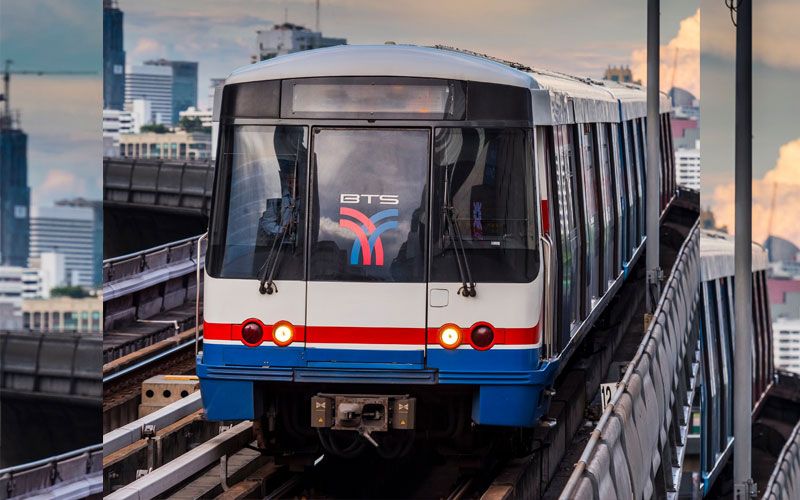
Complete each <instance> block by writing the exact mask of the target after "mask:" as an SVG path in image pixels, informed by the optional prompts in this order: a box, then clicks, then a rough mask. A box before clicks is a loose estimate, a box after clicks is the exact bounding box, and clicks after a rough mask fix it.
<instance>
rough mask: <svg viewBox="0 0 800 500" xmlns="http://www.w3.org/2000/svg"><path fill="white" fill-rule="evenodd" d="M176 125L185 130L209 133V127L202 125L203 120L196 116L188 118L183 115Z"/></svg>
mask: <svg viewBox="0 0 800 500" xmlns="http://www.w3.org/2000/svg"><path fill="white" fill-rule="evenodd" d="M178 127H180V128H182V129H183V130H185V131H187V132H205V133H207V134H208V133H211V128H210V127H204V126H203V121H202V120H201V119H200V118H197V117H194V118H190V117H188V116H184V117H183V118H181V119H180V121H179V122H178Z"/></svg>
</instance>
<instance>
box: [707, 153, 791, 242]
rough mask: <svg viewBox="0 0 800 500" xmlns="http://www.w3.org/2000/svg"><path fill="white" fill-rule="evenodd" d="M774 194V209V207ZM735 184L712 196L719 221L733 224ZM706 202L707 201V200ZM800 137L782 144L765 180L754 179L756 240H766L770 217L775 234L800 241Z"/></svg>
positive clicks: (715, 192)
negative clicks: (798, 218) (799, 222)
mask: <svg viewBox="0 0 800 500" xmlns="http://www.w3.org/2000/svg"><path fill="white" fill-rule="evenodd" d="M773 197H774V209H773V208H772V207H773ZM734 200H735V185H734V183H732V182H728V183H724V184H720V185H719V186H717V188H716V189H715V190H714V192H713V194H712V195H711V208H712V210H713V212H714V216H715V218H716V221H717V224H718V225H720V226H725V225H727V226H728V228H729V230H731V231H732V230H733V227H734V214H735V211H734ZM704 204H705V202H704ZM798 214H800V138H798V139H795V140H793V141H790V142H788V143H786V144H784V145H783V146H781V148H780V150H779V152H778V160H777V161H776V163H775V166H774V167H773V168H772V169H770V170H769V171H768V172H767V173H766V174H765V175H764V177H763V178H762V179H756V180H754V181H753V239H754V240H755V241H759V242H763V241H764V240H765V239H766V238H767V236H769V235H768V234H767V232H768V225H769V221H770V217H772V229H771V231H769V232H770V233H771V234H772V235H775V236H780V237H781V238H786V239H788V240H790V241H793V242H794V243H796V244H800V224H798V221H797V216H798Z"/></svg>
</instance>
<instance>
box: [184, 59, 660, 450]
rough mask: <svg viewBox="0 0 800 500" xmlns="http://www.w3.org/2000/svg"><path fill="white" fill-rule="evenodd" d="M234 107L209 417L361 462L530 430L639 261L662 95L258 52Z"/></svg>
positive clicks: (494, 69) (212, 261)
mask: <svg viewBox="0 0 800 500" xmlns="http://www.w3.org/2000/svg"><path fill="white" fill-rule="evenodd" d="M219 94H220V92H219V91H218V98H217V99H215V101H216V102H215V117H216V119H217V120H218V122H219V124H218V127H219V132H218V135H217V138H218V148H217V151H218V155H217V159H216V161H217V166H216V180H215V186H214V198H213V209H212V215H211V221H210V228H209V235H208V238H209V242H208V244H209V246H208V252H207V257H206V263H205V285H204V287H205V289H204V322H205V323H204V333H203V350H202V352H201V353H200V354H199V355H198V360H197V373H198V376H199V378H200V384H201V390H202V396H203V402H204V406H205V410H206V414H207V416H208V418H209V419H212V420H229V419H247V420H255V421H256V422H257V424H258V425H257V426H256V427H257V429H259V432H260V433H261V434H262V437H263V439H264V441H265V442H269V443H272V444H274V445H275V446H276V447H279V444H280V443H278V442H282V443H284V444H283V445H280V446H286V447H288V446H290V445H291V446H292V447H293V449H298V447H302V446H308V447H310V448H313V447H316V446H319V445H320V444H321V445H322V447H323V448H324V449H325V450H327V451H328V452H330V453H334V454H338V455H344V456H348V455H352V454H354V453H356V452H358V451H359V450H361V449H362V448H363V447H364V445H365V443H367V444H366V446H369V444H368V443H371V444H372V445H373V446H375V447H376V448H377V450H378V451H379V453H382V454H383V455H384V456H398V455H401V454H403V453H405V452H406V451H407V450H408V449H409V447H410V446H411V445H410V443H411V442H412V441H413V440H414V436H415V435H424V436H425V437H427V438H430V439H434V438H441V439H443V440H447V441H448V442H449V443H457V442H460V441H459V439H462V438H463V439H465V440H471V439H478V438H475V437H474V436H475V435H478V434H480V432H470V431H471V430H472V429H475V428H477V429H478V430H487V432H489V433H491V432H492V429H494V430H499V429H507V428H508V427H512V428H515V429H516V431H514V432H516V433H517V434H520V433H523V432H527V431H524V429H530V428H531V427H533V426H535V425H536V424H537V421H538V420H539V419H540V418H541V417H542V415H543V414H544V412H545V410H546V409H547V405H548V400H549V396H550V395H551V394H552V390H551V387H552V384H553V382H554V378H555V376H556V374H557V372H558V368H559V366H563V364H564V363H565V361H566V360H567V359H568V358H569V356H570V354H571V352H572V351H573V350H574V348H575V346H576V345H577V344H578V342H579V340H580V339H581V337H582V336H583V335H584V334H585V333H586V332H587V331H588V329H589V328H590V327H591V326H592V323H593V321H594V320H595V318H596V317H597V316H598V315H599V314H600V312H601V311H602V310H603V308H604V307H605V306H606V304H607V303H608V302H609V300H610V299H611V297H612V296H613V295H614V293H615V292H616V290H617V289H618V288H619V286H620V285H621V283H622V282H623V281H624V280H625V279H626V277H627V273H628V270H629V269H630V268H631V266H632V264H633V263H634V262H635V261H636V260H637V258H638V256H639V255H640V253H641V251H642V250H643V242H644V239H645V223H644V213H645V210H644V206H645V151H646V147H645V136H646V134H645V115H646V96H645V92H644V91H643V89H642V88H641V87H639V86H636V85H628V84H620V83H614V82H608V81H596V80H591V79H586V78H576V77H571V76H567V75H563V74H557V73H552V72H546V71H539V70H533V69H531V68H527V67H524V66H521V65H518V64H514V63H506V62H503V61H500V60H496V59H493V58H490V57H488V56H481V55H479V54H474V53H467V52H464V51H458V50H456V49H450V48H446V47H416V46H404V45H393V44H389V45H385V46H340V47H333V48H326V49H320V50H311V51H306V52H301V53H296V54H290V55H286V56H282V57H278V58H275V59H271V60H268V61H263V62H261V63H258V64H253V65H250V66H247V67H244V68H241V69H238V70H236V71H234V72H233V73H232V74H231V75H230V76H229V77H228V78H227V80H226V81H225V84H224V87H223V88H222V91H221V97H220V95H219ZM660 108H661V137H660V141H661V151H662V154H661V158H660V168H661V179H662V182H661V199H660V204H661V207H662V210H663V209H665V208H666V207H667V205H668V204H669V202H670V200H671V199H672V197H673V195H674V193H675V175H674V168H673V163H672V158H673V155H672V141H671V136H670V122H669V111H670V105H669V102H668V100H667V98H666V96H662V100H661V106H660ZM510 434H514V433H513V432H512V433H510ZM270 436H271V437H270ZM464 436H467V437H464ZM275 443H278V444H275Z"/></svg>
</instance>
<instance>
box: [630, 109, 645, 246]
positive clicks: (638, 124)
mask: <svg viewBox="0 0 800 500" xmlns="http://www.w3.org/2000/svg"><path fill="white" fill-rule="evenodd" d="M643 123H644V118H638V119H636V120H633V131H634V132H633V134H634V137H635V143H636V176H637V180H638V181H639V185H638V188H639V219H638V220H639V242H641V241H642V239H643V238H644V235H645V227H644V221H645V206H646V202H647V177H646V175H645V163H644V162H645V148H646V141H645V140H644V126H643V125H642V124H643Z"/></svg>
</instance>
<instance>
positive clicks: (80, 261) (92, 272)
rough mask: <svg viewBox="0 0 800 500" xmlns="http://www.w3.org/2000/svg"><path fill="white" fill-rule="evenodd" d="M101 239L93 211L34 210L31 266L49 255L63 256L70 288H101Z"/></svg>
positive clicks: (63, 208)
mask: <svg viewBox="0 0 800 500" xmlns="http://www.w3.org/2000/svg"><path fill="white" fill-rule="evenodd" d="M97 239H98V238H97V228H96V226H95V210H94V209H92V208H90V207H77V206H53V207H34V208H33V210H32V211H31V253H30V259H31V262H32V263H33V264H35V263H36V262H41V259H42V254H44V253H47V252H52V253H57V254H63V256H64V272H65V273H66V283H65V284H67V285H72V286H82V287H86V288H93V287H95V286H98V285H99V283H100V280H99V279H98V278H100V273H101V271H98V268H99V267H100V266H101V261H100V260H98V259H97V255H98V253H97V247H96V243H95V240H97ZM100 244H102V239H101V241H100ZM32 267H33V266H32Z"/></svg>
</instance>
